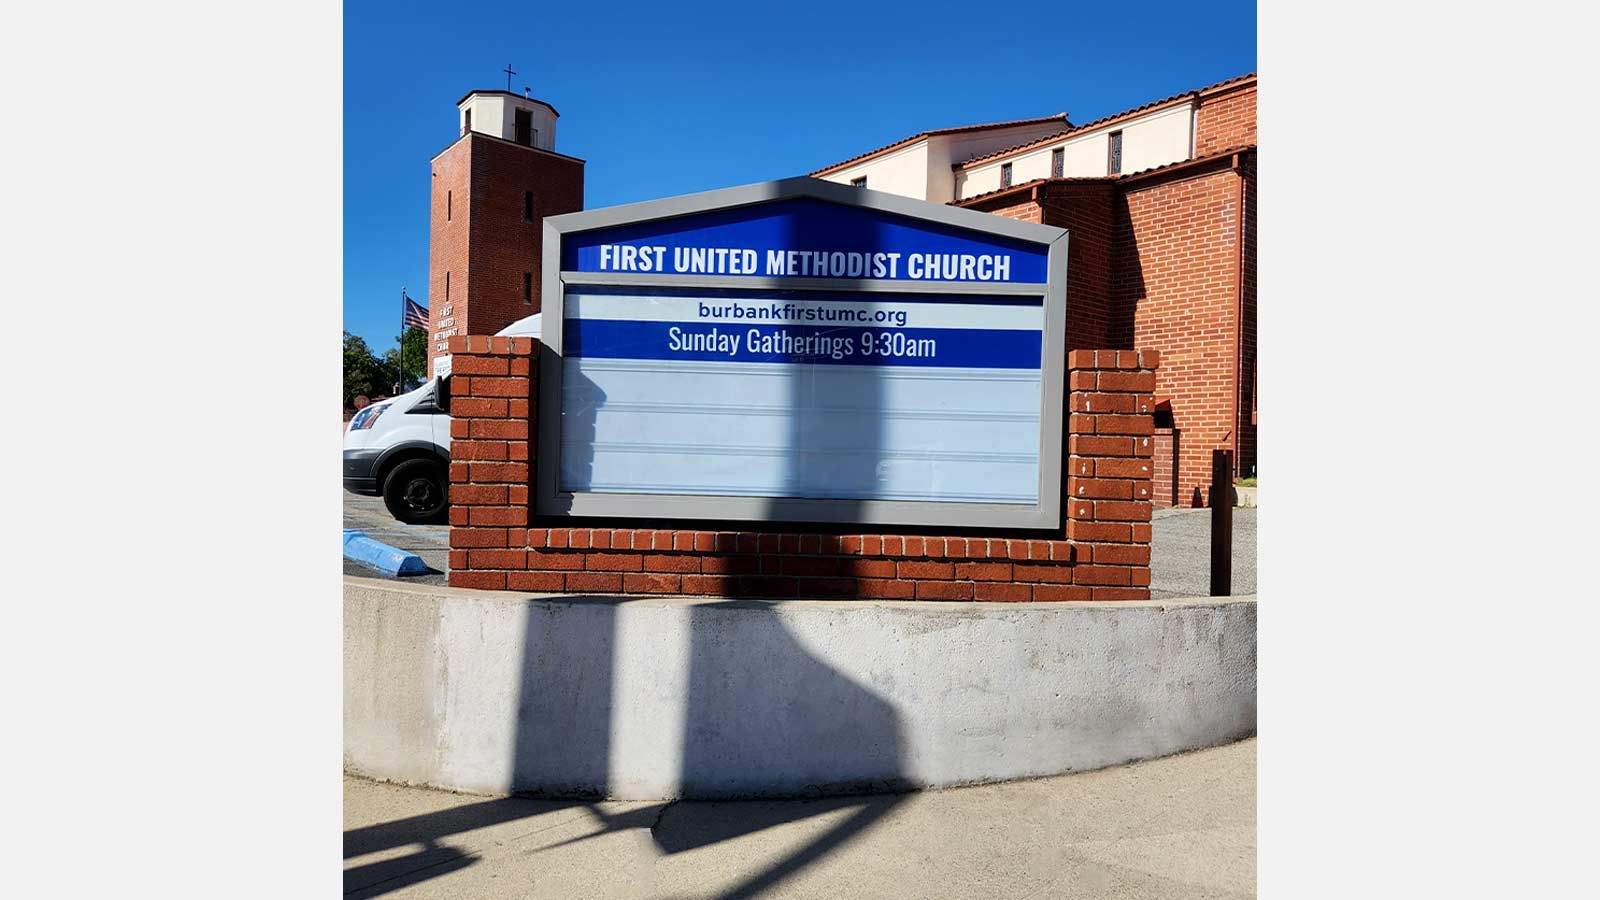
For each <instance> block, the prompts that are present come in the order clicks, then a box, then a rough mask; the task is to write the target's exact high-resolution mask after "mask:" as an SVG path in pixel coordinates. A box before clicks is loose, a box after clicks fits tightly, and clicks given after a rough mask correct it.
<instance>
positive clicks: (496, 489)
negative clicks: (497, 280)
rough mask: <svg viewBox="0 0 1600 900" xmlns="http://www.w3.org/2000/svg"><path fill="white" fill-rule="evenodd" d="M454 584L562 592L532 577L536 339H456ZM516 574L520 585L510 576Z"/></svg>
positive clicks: (452, 385)
mask: <svg viewBox="0 0 1600 900" xmlns="http://www.w3.org/2000/svg"><path fill="white" fill-rule="evenodd" d="M449 349H450V355H451V360H450V371H451V376H450V584H451V585H452V586H453V587H472V588H493V589H497V590H499V589H511V590H561V587H562V585H561V581H560V579H559V578H557V579H549V578H546V579H543V580H539V579H531V580H530V579H529V578H527V577H526V573H525V572H524V571H522V570H525V569H526V568H527V563H526V561H527V550H526V548H527V526H528V516H529V509H530V502H529V485H530V484H531V483H532V474H533V469H532V458H531V449H532V448H533V447H534V446H535V442H534V441H533V440H532V438H533V435H534V430H533V428H534V398H535V397H536V396H538V385H537V375H536V374H535V373H537V371H538V367H537V366H536V365H535V364H534V363H535V361H536V360H537V359H538V349H537V344H536V342H535V341H534V340H533V339H532V338H521V337H519V338H507V337H488V336H486V335H458V336H456V337H452V338H450V345H449ZM512 573H514V574H516V575H517V576H518V577H516V578H515V579H512V578H508V575H509V574H512Z"/></svg>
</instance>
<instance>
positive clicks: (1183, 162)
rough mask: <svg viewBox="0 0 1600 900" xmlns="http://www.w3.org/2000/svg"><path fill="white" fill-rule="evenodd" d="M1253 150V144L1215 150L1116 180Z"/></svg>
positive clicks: (1142, 170)
mask: <svg viewBox="0 0 1600 900" xmlns="http://www.w3.org/2000/svg"><path fill="white" fill-rule="evenodd" d="M1254 149H1256V145H1255V144H1241V145H1239V146H1237V147H1228V148H1226V149H1223V150H1217V151H1215V152H1213V153H1207V154H1206V155H1205V156H1196V157H1193V158H1191V159H1180V160H1178V161H1177V162H1169V163H1166V164H1165V165H1160V166H1151V167H1150V168H1148V169H1140V170H1139V171H1137V172H1124V173H1123V174H1121V175H1118V176H1117V179H1116V180H1117V181H1127V180H1128V179H1130V178H1142V177H1144V176H1145V175H1154V174H1156V173H1157V172H1165V171H1168V170H1169V169H1179V168H1183V167H1186V166H1198V165H1200V164H1201V163H1208V162H1211V161H1213V160H1218V159H1221V158H1222V157H1224V156H1232V155H1234V154H1235V153H1247V152H1249V151H1251V150H1254Z"/></svg>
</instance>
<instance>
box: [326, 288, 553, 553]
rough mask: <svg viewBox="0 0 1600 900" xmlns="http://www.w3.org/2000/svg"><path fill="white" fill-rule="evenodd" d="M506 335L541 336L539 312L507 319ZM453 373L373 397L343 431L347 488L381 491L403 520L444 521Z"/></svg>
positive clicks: (448, 478)
mask: <svg viewBox="0 0 1600 900" xmlns="http://www.w3.org/2000/svg"><path fill="white" fill-rule="evenodd" d="M499 334H500V335H501V336H507V337H539V334H540V314H539V313H534V314H533V315H531V316H528V317H527V318H525V319H519V320H517V321H516V322H513V323H511V324H510V325H507V326H506V327H505V328H504V329H502V330H501V331H500V332H499ZM448 379H449V376H448V375H447V376H445V377H444V378H443V379H440V378H430V379H428V381H427V382H426V383H425V384H423V385H422V386H421V387H419V388H416V389H415V390H411V391H408V392H406V393H404V394H401V395H400V396H398V397H391V398H389V399H388V400H384V401H381V402H379V403H374V404H372V405H371V406H368V407H366V408H364V409H362V410H361V411H360V412H358V413H356V414H355V416H354V417H353V418H352V419H351V420H350V425H349V427H347V428H346V429H345V432H344V489H345V490H347V491H350V492H351V493H355V494H381V495H383V503H384V505H385V506H387V507H388V508H389V513H390V515H393V516H394V517H395V518H396V519H399V520H400V521H402V522H411V523H417V522H442V521H444V520H445V511H446V510H447V509H448V508H449V485H450V477H449V475H450V412H449V400H448V394H449V391H448V385H447V384H445V383H443V382H447V381H448Z"/></svg>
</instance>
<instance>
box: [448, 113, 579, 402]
mask: <svg viewBox="0 0 1600 900" xmlns="http://www.w3.org/2000/svg"><path fill="white" fill-rule="evenodd" d="M456 108H457V112H458V116H459V121H460V128H459V131H458V135H459V136H458V137H457V138H456V140H455V142H454V143H452V144H451V145H450V146H449V147H446V148H445V149H444V150H443V151H442V152H441V153H440V154H439V155H438V156H435V157H434V158H433V160H432V163H431V169H432V179H431V180H432V183H433V184H432V189H431V204H430V209H431V212H430V216H429V223H428V308H429V334H428V371H429V372H430V373H431V372H432V371H433V361H434V359H435V358H436V357H438V356H441V355H444V354H445V353H446V344H447V342H448V339H449V338H450V337H451V336H452V335H458V334H494V333H495V332H497V331H499V330H500V329H502V328H504V327H506V326H507V325H510V324H511V323H512V322H515V321H517V320H518V319H521V318H524V317H526V316H530V315H532V314H534V313H536V312H538V311H539V309H540V303H539V275H540V272H539V266H540V261H541V256H540V254H541V251H542V247H543V235H544V217H545V216H554V215H560V214H561V213H569V212H577V211H579V210H581V209H583V160H581V159H577V158H575V157H571V156H567V155H565V154H562V153H557V152H556V119H557V118H558V117H559V113H557V112H556V110H555V107H553V106H551V105H550V104H548V103H546V102H544V101H543V100H535V99H533V98H531V97H525V96H522V95H519V94H513V93H511V92H510V91H472V92H470V93H468V94H467V95H466V96H465V97H462V98H461V99H460V100H459V101H457V102H456Z"/></svg>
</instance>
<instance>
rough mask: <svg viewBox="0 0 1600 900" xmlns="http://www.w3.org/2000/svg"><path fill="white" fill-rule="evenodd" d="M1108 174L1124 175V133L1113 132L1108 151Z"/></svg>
mask: <svg viewBox="0 0 1600 900" xmlns="http://www.w3.org/2000/svg"><path fill="white" fill-rule="evenodd" d="M1106 173H1107V174H1110V175H1121V174H1122V132H1120V131H1113V132H1111V140H1110V149H1109V150H1107V151H1106Z"/></svg>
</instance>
